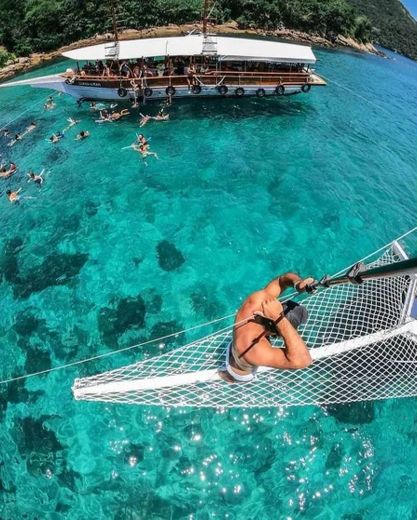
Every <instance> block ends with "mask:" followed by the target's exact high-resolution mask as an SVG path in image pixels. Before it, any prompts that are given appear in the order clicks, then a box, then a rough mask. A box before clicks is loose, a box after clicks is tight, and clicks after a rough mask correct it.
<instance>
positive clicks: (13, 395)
mask: <svg viewBox="0 0 417 520" xmlns="http://www.w3.org/2000/svg"><path fill="white" fill-rule="evenodd" d="M44 393H45V392H43V391H42V390H36V391H35V392H30V391H29V390H26V388H25V381H24V380H23V379H20V380H18V381H11V382H10V383H9V384H8V385H7V390H6V392H5V395H6V399H7V402H9V403H23V402H25V403H34V402H35V401H36V399H37V398H38V397H39V396H41V395H43V394H44Z"/></svg>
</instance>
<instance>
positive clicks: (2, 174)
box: [0, 162, 17, 179]
mask: <svg viewBox="0 0 417 520" xmlns="http://www.w3.org/2000/svg"><path fill="white" fill-rule="evenodd" d="M16 171H17V166H16V164H15V163H14V162H11V163H10V166H9V169H8V170H6V167H5V166H2V167H1V169H0V178H2V179H8V178H9V177H11V176H12V175H13V174H14V173H16Z"/></svg>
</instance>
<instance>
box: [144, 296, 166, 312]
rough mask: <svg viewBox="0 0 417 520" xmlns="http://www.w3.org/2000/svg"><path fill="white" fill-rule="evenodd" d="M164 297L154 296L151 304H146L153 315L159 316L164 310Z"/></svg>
mask: <svg viewBox="0 0 417 520" xmlns="http://www.w3.org/2000/svg"><path fill="white" fill-rule="evenodd" d="M162 302H163V300H162V296H161V295H159V294H154V295H153V296H151V298H150V299H149V302H146V309H147V311H148V312H149V313H151V314H157V313H158V312H160V311H161V309H162Z"/></svg>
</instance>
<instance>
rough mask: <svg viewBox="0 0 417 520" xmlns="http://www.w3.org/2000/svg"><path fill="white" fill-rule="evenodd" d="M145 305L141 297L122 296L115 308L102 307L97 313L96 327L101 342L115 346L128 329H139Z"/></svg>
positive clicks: (142, 322) (142, 324) (142, 320)
mask: <svg viewBox="0 0 417 520" xmlns="http://www.w3.org/2000/svg"><path fill="white" fill-rule="evenodd" d="M145 316H146V305H145V302H144V301H143V298H142V297H141V296H140V295H138V296H136V297H135V298H133V297H130V298H122V299H120V300H118V304H117V307H116V309H111V308H109V307H103V308H102V309H100V311H99V314H98V328H99V330H100V334H101V337H102V340H103V342H104V343H105V344H106V345H109V346H111V347H114V346H117V342H118V338H119V337H120V336H121V335H122V334H123V333H124V332H126V331H127V330H128V329H139V328H142V327H143V326H144V324H145Z"/></svg>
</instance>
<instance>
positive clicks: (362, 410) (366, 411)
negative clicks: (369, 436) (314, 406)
mask: <svg viewBox="0 0 417 520" xmlns="http://www.w3.org/2000/svg"><path fill="white" fill-rule="evenodd" d="M326 408H327V411H328V412H329V414H330V415H332V416H333V417H334V418H335V419H336V420H337V421H339V422H343V423H350V424H367V423H370V422H372V421H373V420H374V418H375V409H374V403H372V402H370V401H364V402H361V403H347V404H337V405H336V404H335V405H329V406H327V407H326Z"/></svg>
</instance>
